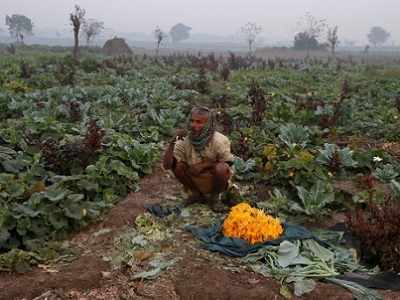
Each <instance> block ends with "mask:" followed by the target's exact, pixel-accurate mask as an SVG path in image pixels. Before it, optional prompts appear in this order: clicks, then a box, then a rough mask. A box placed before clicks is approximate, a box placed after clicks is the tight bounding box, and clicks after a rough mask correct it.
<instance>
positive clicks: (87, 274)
mask: <svg viewBox="0 0 400 300" xmlns="http://www.w3.org/2000/svg"><path fill="white" fill-rule="evenodd" d="M140 186H141V189H140V191H139V192H137V193H132V194H130V195H129V196H128V197H127V198H126V199H125V200H123V201H121V202H120V203H119V204H118V205H116V206H115V207H114V208H112V209H111V210H110V211H109V212H108V214H107V215H106V216H105V217H104V219H103V220H102V221H101V222H99V223H97V224H93V225H91V226H90V227H88V228H87V229H85V230H84V231H82V232H80V233H78V234H76V235H74V236H72V237H71V244H72V245H73V247H74V248H76V249H79V253H80V254H79V256H78V258H77V259H76V260H74V261H73V262H71V263H69V264H64V265H59V266H55V267H54V269H50V270H46V269H45V268H43V267H42V268H35V269H34V270H32V271H31V272H28V273H25V274H5V273H2V274H0V299H7V300H10V299H36V300H38V299H47V300H50V299H82V300H83V299H284V298H283V297H282V296H281V295H280V293H279V289H280V286H279V284H278V283H277V282H275V281H273V280H271V279H267V278H264V277H262V276H260V275H257V274H254V273H252V272H250V271H248V270H246V269H238V268H231V269H229V268H226V267H221V266H220V265H219V264H215V262H213V261H210V260H209V259H208V258H207V257H208V256H207V255H208V254H207V253H206V252H207V251H205V250H202V249H200V248H199V247H198V245H197V244H196V242H195V241H193V238H192V236H191V235H190V234H188V233H182V236H181V238H182V239H183V241H184V242H183V245H184V247H183V249H182V253H183V256H182V257H183V259H181V260H180V261H179V262H177V263H176V264H175V265H174V266H173V267H172V268H171V269H170V270H168V271H167V272H164V273H162V275H161V276H160V277H159V278H157V279H156V280H150V281H134V280H132V279H130V278H129V274H126V273H124V272H122V271H112V270H111V267H110V265H109V263H107V262H105V261H104V260H103V256H104V255H105V253H107V252H109V251H111V250H112V249H113V247H114V238H115V237H116V236H118V235H119V234H121V233H122V232H123V231H124V230H125V229H126V228H127V227H128V226H129V225H132V223H133V222H134V220H135V217H136V216H137V215H138V214H140V213H142V212H144V207H143V205H144V204H146V203H157V202H160V201H162V199H165V196H166V195H170V196H173V195H174V194H176V193H178V192H179V186H178V185H177V183H176V182H175V180H174V179H173V178H171V177H170V176H168V174H167V173H165V172H163V171H162V170H160V169H158V170H156V172H155V173H154V174H153V175H151V176H148V177H146V178H144V179H142V181H141V185H140ZM101 230H103V232H104V234H97V233H98V232H100V231H101ZM186 241H187V242H186ZM218 259H220V260H221V261H222V260H223V261H225V263H227V264H225V265H229V258H227V257H223V256H220V258H218ZM318 285H319V287H318V288H317V289H315V290H314V291H313V292H312V293H311V294H310V295H307V297H303V298H299V299H324V298H325V299H338V300H339V299H340V300H345V299H352V296H351V294H350V293H348V292H347V291H345V290H343V289H341V288H339V287H336V286H333V285H328V284H323V283H318ZM293 299H295V298H293Z"/></svg>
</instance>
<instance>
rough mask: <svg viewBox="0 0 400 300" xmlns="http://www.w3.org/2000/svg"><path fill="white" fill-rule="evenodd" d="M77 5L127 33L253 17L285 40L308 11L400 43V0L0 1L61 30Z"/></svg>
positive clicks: (222, 24) (212, 26)
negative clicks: (377, 30) (384, 33)
mask: <svg viewBox="0 0 400 300" xmlns="http://www.w3.org/2000/svg"><path fill="white" fill-rule="evenodd" d="M75 4H78V5H80V6H81V7H83V8H85V9H86V11H87V17H88V18H95V19H98V20H101V21H103V22H104V23H105V26H106V27H108V28H112V29H114V30H116V31H123V32H145V33H149V32H151V31H152V30H153V29H154V28H155V26H156V25H159V26H160V27H161V28H162V29H164V30H166V31H168V30H169V29H170V28H171V26H173V25H174V24H176V23H178V22H183V23H184V24H186V25H189V26H191V27H192V28H193V31H192V32H193V33H194V32H197V33H198V32H204V33H214V34H223V35H231V34H235V33H236V32H238V29H239V28H240V27H241V26H242V25H243V24H245V23H246V22H249V21H251V22H256V23H258V24H259V25H261V26H262V28H263V35H264V36H265V38H264V40H266V41H268V39H271V40H274V41H276V40H279V39H283V40H285V39H292V37H293V35H294V33H295V32H296V31H297V30H298V28H297V23H298V21H299V19H300V18H301V17H302V16H304V14H305V12H307V11H309V12H310V13H311V14H313V15H314V16H316V17H318V18H321V19H326V20H327V22H328V23H329V24H334V25H336V24H337V25H339V35H340V37H341V38H342V39H344V38H346V39H351V40H358V41H360V42H361V43H363V42H365V41H366V38H365V36H366V34H367V33H368V31H369V29H370V28H371V26H375V25H378V26H382V27H384V28H385V29H386V30H388V31H389V32H390V33H391V38H392V40H394V41H395V42H396V43H400V0H276V1H272V0H79V1H78V0H77V1H73V0H0V18H1V19H3V20H4V15H7V14H13V13H19V14H24V15H26V16H28V17H30V18H31V19H32V20H33V22H34V24H35V26H36V27H37V28H49V27H51V28H57V29H59V30H60V31H62V30H65V29H67V28H68V26H69V20H68V14H69V13H70V12H71V11H72V10H73V7H74V5H75ZM4 27H5V25H4V23H3V22H1V23H0V28H2V29H5V28H4Z"/></svg>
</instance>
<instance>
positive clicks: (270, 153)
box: [263, 144, 278, 160]
mask: <svg viewBox="0 0 400 300" xmlns="http://www.w3.org/2000/svg"><path fill="white" fill-rule="evenodd" d="M263 154H264V156H265V157H266V158H267V159H268V160H275V159H276V157H277V156H278V149H277V148H276V146H275V145H274V144H268V145H266V146H265V147H264V153H263Z"/></svg>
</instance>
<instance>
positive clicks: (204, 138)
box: [188, 106, 216, 152]
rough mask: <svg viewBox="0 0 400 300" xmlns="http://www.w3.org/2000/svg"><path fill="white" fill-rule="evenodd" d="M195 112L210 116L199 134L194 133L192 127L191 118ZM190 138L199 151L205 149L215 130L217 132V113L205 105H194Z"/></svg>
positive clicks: (191, 113)
mask: <svg viewBox="0 0 400 300" xmlns="http://www.w3.org/2000/svg"><path fill="white" fill-rule="evenodd" d="M193 114H198V115H204V116H208V120H207V123H206V124H205V125H204V127H203V129H202V130H201V132H200V133H199V134H198V135H193V132H192V128H191V118H192V115H193ZM188 123H189V124H188V126H189V132H190V135H189V138H190V142H191V143H192V145H193V147H194V149H195V150H196V151H197V152H200V151H202V150H204V148H205V147H206V146H207V145H208V143H209V142H210V141H211V139H212V137H213V135H214V132H215V126H216V124H215V115H214V113H213V111H212V110H210V109H209V108H207V107H205V106H200V107H194V108H193V109H192V111H191V112H190V117H189V122H188Z"/></svg>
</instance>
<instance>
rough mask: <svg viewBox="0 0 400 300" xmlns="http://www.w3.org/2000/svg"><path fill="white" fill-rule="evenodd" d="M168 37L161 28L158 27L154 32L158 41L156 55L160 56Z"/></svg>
mask: <svg viewBox="0 0 400 300" xmlns="http://www.w3.org/2000/svg"><path fill="white" fill-rule="evenodd" d="M166 37H167V34H166V33H165V32H164V31H162V30H161V29H160V27H158V26H157V27H156V29H155V30H154V39H155V40H156V55H157V56H158V53H159V52H160V46H161V44H162V42H163V40H165V38H166Z"/></svg>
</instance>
